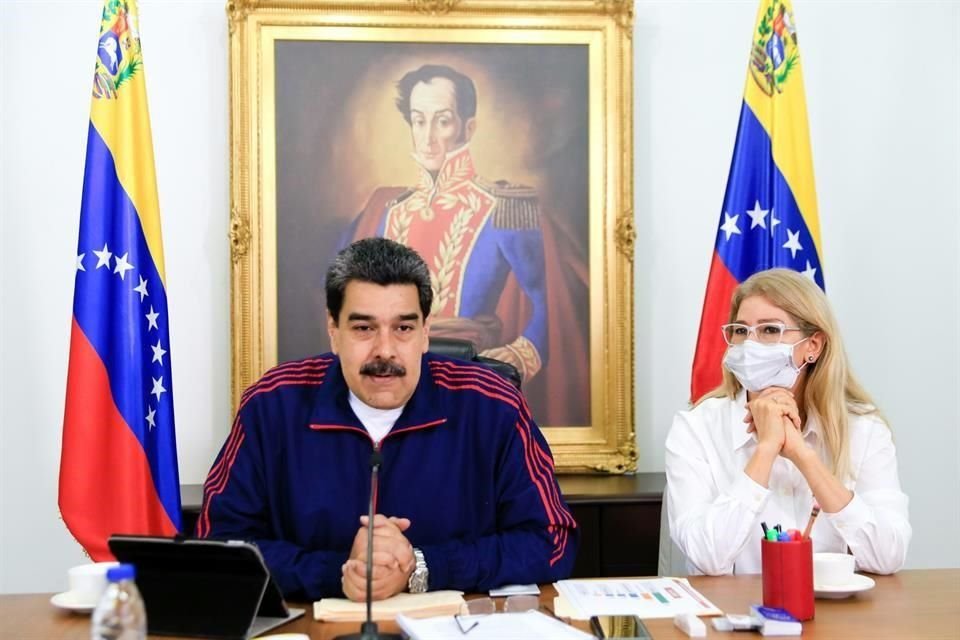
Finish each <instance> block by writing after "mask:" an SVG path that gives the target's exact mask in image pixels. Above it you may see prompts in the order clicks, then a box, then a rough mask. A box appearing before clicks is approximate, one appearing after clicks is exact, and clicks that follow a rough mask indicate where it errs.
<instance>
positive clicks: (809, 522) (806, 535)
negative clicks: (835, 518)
mask: <svg viewBox="0 0 960 640" xmlns="http://www.w3.org/2000/svg"><path fill="white" fill-rule="evenodd" d="M818 515H820V505H819V504H817V503H816V502H814V503H813V510H812V511H811V512H810V519H809V520H807V528H806V529H804V530H803V539H804V540H806V539H807V538H809V537H810V530H811V529H813V521H814V520H816V519H817V516H818Z"/></svg>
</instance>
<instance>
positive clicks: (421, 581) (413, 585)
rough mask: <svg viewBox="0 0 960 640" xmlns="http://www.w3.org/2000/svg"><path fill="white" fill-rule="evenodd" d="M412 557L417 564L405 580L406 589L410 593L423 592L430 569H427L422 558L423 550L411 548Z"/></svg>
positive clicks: (425, 588) (425, 562)
mask: <svg viewBox="0 0 960 640" xmlns="http://www.w3.org/2000/svg"><path fill="white" fill-rule="evenodd" d="M413 558H414V559H415V560H416V561H417V565H416V566H415V567H414V568H413V573H411V574H410V579H409V580H407V590H408V591H410V593H425V592H426V590H427V578H428V576H429V575H430V571H428V570H427V561H426V560H424V558H423V551H420V549H417V548H416V547H414V549H413Z"/></svg>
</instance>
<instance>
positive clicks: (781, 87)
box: [743, 0, 823, 260]
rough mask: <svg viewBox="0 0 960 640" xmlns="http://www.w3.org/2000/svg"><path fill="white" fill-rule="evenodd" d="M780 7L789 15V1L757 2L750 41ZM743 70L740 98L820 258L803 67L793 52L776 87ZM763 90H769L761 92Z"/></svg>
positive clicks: (817, 216) (770, 0)
mask: <svg viewBox="0 0 960 640" xmlns="http://www.w3.org/2000/svg"><path fill="white" fill-rule="evenodd" d="M780 6H783V7H784V9H785V10H786V12H787V13H788V14H789V13H792V11H793V7H792V6H791V3H790V2H789V0H767V1H766V2H761V3H760V7H759V9H758V10H757V19H756V23H755V25H754V30H753V41H754V42H756V41H757V37H758V33H759V30H760V29H761V23H762V22H763V21H764V19H765V18H766V23H767V24H769V23H770V22H771V19H770V17H769V15H768V11H770V10H771V8H772V9H773V10H774V12H778V8H779V7H780ZM753 62H754V56H753V55H751V61H750V64H751V68H749V69H748V71H747V83H746V87H745V88H744V92H743V99H744V101H745V102H746V103H747V105H748V106H749V107H750V110H751V111H752V112H753V114H754V115H755V116H756V118H757V120H759V121H760V124H761V125H762V126H763V128H764V130H765V131H766V132H767V135H768V136H770V141H771V148H772V152H773V161H774V162H775V163H776V165H777V167H778V168H779V169H780V172H781V173H782V174H783V177H784V179H785V180H786V181H787V184H788V185H790V190H791V192H792V193H793V197H794V199H795V200H796V202H797V207H798V208H799V209H800V213H801V214H802V215H803V218H804V220H805V221H806V223H807V229H808V230H809V231H810V235H811V236H812V237H813V241H814V242H815V243H816V245H817V254H818V255H819V256H820V259H821V260H822V259H823V251H822V250H821V246H820V218H819V215H818V211H817V194H816V187H815V184H814V179H813V156H812V154H811V151H810V127H809V125H808V123H807V103H806V99H805V97H804V87H803V64H802V59H801V58H800V56H799V49H798V50H797V58H796V59H795V61H794V62H793V66H792V67H791V68H790V70H789V75H788V77H787V79H786V81H784V82H782V83H777V85H776V86H772V85H770V84H765V83H764V81H763V78H762V74H760V73H758V70H757V69H756V68H754V67H753V66H752V65H753ZM763 87H766V88H767V90H768V91H769V94H768V93H767V91H765V90H764V88H763Z"/></svg>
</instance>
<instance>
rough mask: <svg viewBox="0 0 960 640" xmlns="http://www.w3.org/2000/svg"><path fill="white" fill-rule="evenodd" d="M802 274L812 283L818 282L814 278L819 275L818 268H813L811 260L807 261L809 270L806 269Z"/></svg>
mask: <svg viewBox="0 0 960 640" xmlns="http://www.w3.org/2000/svg"><path fill="white" fill-rule="evenodd" d="M802 273H803V275H805V276H807V277H808V278H810V281H811V282H816V281H817V280H816V278H814V276H815V275H816V273H817V268H816V267H814V266H812V265H811V264H810V261H809V260H807V268H806V269H805V270H804V271H803V272H802Z"/></svg>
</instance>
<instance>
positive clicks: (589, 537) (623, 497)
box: [180, 473, 666, 578]
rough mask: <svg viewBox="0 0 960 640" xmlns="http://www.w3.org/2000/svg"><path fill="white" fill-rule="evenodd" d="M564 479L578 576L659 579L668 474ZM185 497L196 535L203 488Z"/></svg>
mask: <svg viewBox="0 0 960 640" xmlns="http://www.w3.org/2000/svg"><path fill="white" fill-rule="evenodd" d="M558 479H559V481H560V489H561V491H563V497H564V498H565V499H566V501H567V504H569V505H570V508H571V510H572V511H573V517H574V518H576V520H577V524H579V525H580V551H579V553H578V554H577V562H576V564H575V565H574V569H573V577H574V578H587V577H612V576H655V575H657V562H658V559H659V549H660V507H661V505H662V503H663V489H664V486H665V483H666V479H665V478H664V474H662V473H638V474H636V475H632V476H606V475H562V476H558ZM180 495H181V502H182V505H183V530H184V531H187V532H190V534H192V533H193V530H194V526H195V525H196V522H197V516H198V515H199V514H200V504H201V501H202V499H203V487H202V486H201V485H199V484H192V485H183V486H181V487H180Z"/></svg>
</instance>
